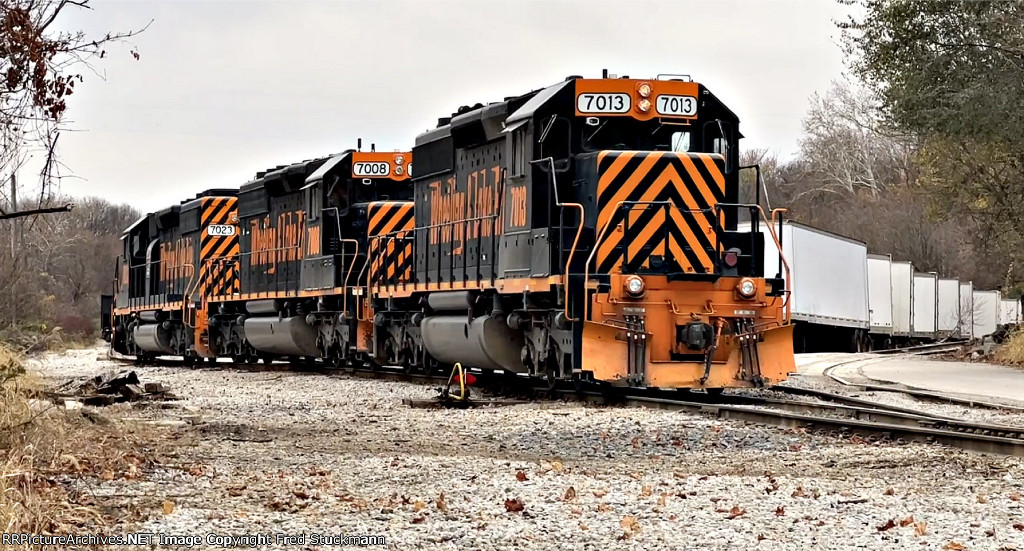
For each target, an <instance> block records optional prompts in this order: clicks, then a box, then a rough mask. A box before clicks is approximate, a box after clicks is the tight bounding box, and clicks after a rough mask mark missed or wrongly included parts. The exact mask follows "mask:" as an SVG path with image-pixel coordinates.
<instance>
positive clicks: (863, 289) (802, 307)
mask: <svg viewBox="0 0 1024 551" xmlns="http://www.w3.org/2000/svg"><path fill="white" fill-rule="evenodd" d="M747 227H748V228H749V225H748V226H747ZM776 231H777V228H776ZM761 232H762V233H764V234H765V240H764V241H765V254H764V258H765V266H764V271H765V273H766V274H769V275H774V274H776V273H779V272H780V270H779V265H778V264H779V249H778V247H776V246H775V242H774V241H773V240H772V239H771V237H770V236H768V229H767V228H765V227H764V226H763V225H761ZM781 237H782V249H783V254H785V256H786V260H787V261H788V262H789V267H790V287H791V291H792V293H791V297H790V300H791V301H792V314H793V320H794V321H795V322H796V342H795V343H794V345H795V347H796V350H797V351H802V352H809V351H863V350H866V349H867V348H869V347H870V339H869V337H868V331H869V326H870V319H869V314H868V309H869V308H868V249H867V245H865V244H864V243H863V242H860V241H856V240H853V239H850V238H847V237H843V236H841V235H836V234H834V233H830V232H826V231H823V230H819V229H816V228H812V227H810V226H805V225H802V224H798V223H795V222H789V221H787V222H785V223H784V224H783V228H782V235H781Z"/></svg>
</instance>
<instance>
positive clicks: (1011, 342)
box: [993, 331, 1024, 367]
mask: <svg viewBox="0 0 1024 551" xmlns="http://www.w3.org/2000/svg"><path fill="white" fill-rule="evenodd" d="M993 359H994V360H995V361H996V362H998V363H1001V364H1005V365H1013V366H1017V367H1024V331H1014V332H1013V333H1010V336H1009V337H1008V338H1007V339H1006V341H1005V342H1003V344H1002V345H1000V346H999V348H997V349H996V351H995V353H994V354H993Z"/></svg>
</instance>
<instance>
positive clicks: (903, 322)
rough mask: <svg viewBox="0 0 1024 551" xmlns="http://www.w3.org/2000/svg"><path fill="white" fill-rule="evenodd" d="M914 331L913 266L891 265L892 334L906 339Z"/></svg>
mask: <svg viewBox="0 0 1024 551" xmlns="http://www.w3.org/2000/svg"><path fill="white" fill-rule="evenodd" d="M913 329H914V265H913V264H911V263H910V262H896V261H894V262H893V263H892V334H893V336H894V337H899V338H900V339H906V338H909V337H910V333H911V332H912V331H913Z"/></svg>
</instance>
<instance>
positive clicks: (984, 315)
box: [972, 291, 1001, 339]
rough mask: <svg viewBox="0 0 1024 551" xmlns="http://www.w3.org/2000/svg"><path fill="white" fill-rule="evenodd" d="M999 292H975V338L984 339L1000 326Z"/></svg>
mask: <svg viewBox="0 0 1024 551" xmlns="http://www.w3.org/2000/svg"><path fill="white" fill-rule="evenodd" d="M1000 302H1001V298H1000V296H999V291H974V307H973V309H972V310H973V312H974V338H976V339H982V338H985V337H987V336H989V335H991V334H992V333H995V332H996V328H997V327H998V326H999V306H1000Z"/></svg>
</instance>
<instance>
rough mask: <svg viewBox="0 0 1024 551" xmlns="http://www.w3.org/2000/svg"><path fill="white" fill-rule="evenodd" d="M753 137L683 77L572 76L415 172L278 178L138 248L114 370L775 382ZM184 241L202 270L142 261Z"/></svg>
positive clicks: (772, 300) (473, 116) (156, 226)
mask: <svg viewBox="0 0 1024 551" xmlns="http://www.w3.org/2000/svg"><path fill="white" fill-rule="evenodd" d="M740 138H741V135H740V132H739V120H738V118H737V117H736V115H734V114H733V113H732V112H731V111H730V110H729V109H728V108H727V107H726V106H725V105H724V104H722V103H721V102H720V101H719V100H718V99H717V98H716V97H715V96H714V95H713V94H711V93H710V92H709V91H708V90H707V89H706V88H705V87H704V86H702V85H700V84H698V83H695V82H692V81H690V80H689V79H688V78H685V77H668V78H659V79H649V80H639V79H629V78H609V77H607V76H605V77H603V78H600V79H584V78H579V77H571V78H569V79H566V80H565V81H564V82H560V83H558V84H555V85H553V86H549V87H547V88H544V89H541V90H537V91H534V92H531V93H528V94H525V95H522V96H517V97H513V98H509V99H506V100H505V101H502V102H497V103H490V104H487V105H477V106H475V107H463V108H461V109H460V110H459V111H458V112H457V113H455V114H453V115H452V116H451V117H445V118H442V119H440V120H439V121H438V126H437V128H435V129H434V130H431V131H428V132H425V133H424V134H421V135H420V136H418V137H417V138H416V140H415V145H414V147H413V149H412V151H411V152H396V153H379V152H361V151H348V152H345V153H343V154H340V155H336V156H332V157H328V158H325V159H318V160H314V161H308V162H304V163H299V164H295V165H290V166H283V167H278V168H276V169H274V170H271V171H267V172H265V173H261V174H258V175H257V178H256V179H255V180H254V181H252V182H250V183H248V184H245V185H243V186H242V187H241V189H240V190H238V191H224V190H215V191H211V192H207V193H206V194H203V196H201V197H199V198H197V199H195V200H193V201H190V202H188V203H185V204H183V205H180V206H178V207H173V208H172V209H170V210H169V211H164V212H162V213H156V214H153V215H150V216H148V217H146V218H145V219H144V220H142V221H140V222H139V223H137V224H136V225H134V226H132V227H131V228H129V229H128V231H127V232H126V234H125V255H124V257H123V258H122V259H120V262H121V265H122V268H120V269H119V271H118V274H119V276H118V278H117V281H116V283H115V289H116V297H115V300H114V303H115V304H114V309H113V312H112V316H111V318H110V320H111V322H110V323H111V325H112V329H113V330H112V333H113V346H114V349H115V350H117V351H118V352H121V353H125V354H134V355H137V356H142V357H147V356H152V355H162V354H163V355H180V356H185V357H189V358H216V357H224V356H228V357H232V358H234V359H235V360H237V361H256V360H257V359H260V358H263V359H265V360H268V361H269V360H273V359H292V360H297V359H303V360H307V361H308V360H315V359H321V360H323V361H325V362H327V363H330V364H332V365H339V366H340V365H350V364H353V363H355V362H359V363H363V362H369V363H371V364H374V365H394V366H401V367H402V368H404V369H406V370H409V371H423V372H430V371H434V370H447V369H450V366H451V365H452V364H454V363H456V362H459V363H461V364H462V365H464V366H468V367H474V368H480V369H493V370H503V371H509V372H514V373H523V374H531V375H535V376H539V377H545V378H547V379H549V380H550V381H556V380H560V379H569V378H575V379H581V380H596V381H605V382H609V383H612V384H616V385H629V386H651V387H663V388H724V387H748V386H758V385H762V384H769V383H774V382H778V381H779V380H782V379H784V378H785V376H786V374H787V373H788V372H790V371H792V370H793V367H794V363H793V349H792V328H791V325H790V324H789V319H788V317H789V316H788V307H787V304H788V296H787V292H786V280H787V277H788V276H787V274H786V273H781V274H767V275H768V276H769V277H766V274H764V273H763V265H764V259H763V258H761V256H760V255H761V252H760V251H763V250H764V247H763V243H762V242H761V239H763V237H762V233H761V232H760V231H758V228H757V226H758V225H759V224H769V227H772V226H771V220H770V219H769V217H766V216H765V214H764V213H763V212H762V211H761V210H760V208H759V207H757V206H756V205H754V204H741V203H740V201H739V176H738V172H739V167H738V166H737V165H738V151H739V148H738V141H739V139H740ZM413 159H415V171H413V169H412V160H413ZM223 205H227V207H224V206H223ZM225 208H226V215H225V214H223V212H224V210H225ZM193 212H195V216H194V217H193V214H191V213H193ZM175 213H177V214H175ZM225 216H226V221H225ZM741 217H743V218H744V219H747V218H750V219H752V220H753V226H754V231H752V232H751V231H737V221H738V219H739V218H741ZM768 235H769V236H770V238H772V239H776V237H775V235H774V232H768ZM179 236H186V237H187V238H188V240H190V241H188V243H191V245H190V246H191V248H190V249H188V252H186V253H184V254H177V253H175V254H171V255H165V254H157V255H153V254H149V253H145V251H148V250H154V251H155V250H160V251H163V250H164V249H163V247H165V243H167V244H170V243H172V242H173V243H177V241H174V240H175V239H180V237H179ZM175 246H177V245H175ZM174 250H175V251H177V250H178V249H174ZM143 253H145V254H143ZM154 274H156V276H155V277H157V279H156V280H153V279H152V278H153V277H154ZM165 274H166V275H168V276H169V277H170V279H168V280H166V281H165V280H164V279H163V276H164V275H165ZM141 278H145V281H144V282H143V281H142V279H141ZM172 283H173V284H172Z"/></svg>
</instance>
